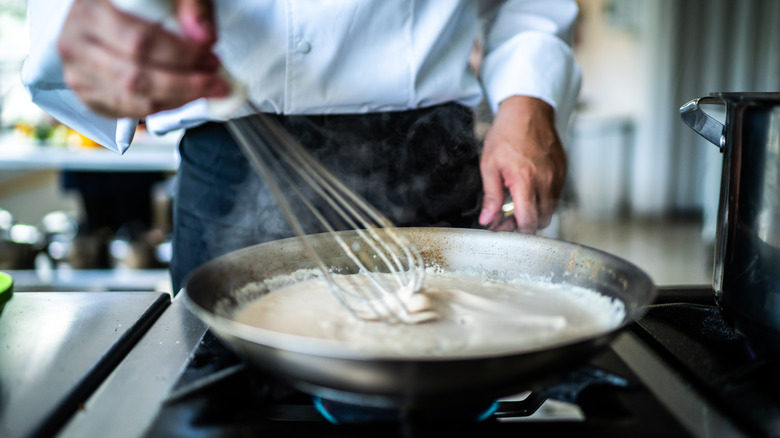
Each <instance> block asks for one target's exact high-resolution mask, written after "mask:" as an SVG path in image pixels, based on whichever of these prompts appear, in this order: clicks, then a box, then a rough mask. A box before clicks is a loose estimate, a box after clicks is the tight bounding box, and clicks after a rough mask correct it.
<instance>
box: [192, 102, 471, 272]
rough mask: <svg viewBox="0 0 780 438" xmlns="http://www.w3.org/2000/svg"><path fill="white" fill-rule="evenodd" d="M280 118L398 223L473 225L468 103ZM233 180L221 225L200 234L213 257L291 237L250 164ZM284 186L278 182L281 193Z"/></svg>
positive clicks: (308, 226)
mask: <svg viewBox="0 0 780 438" xmlns="http://www.w3.org/2000/svg"><path fill="white" fill-rule="evenodd" d="M279 121H280V122H281V123H282V125H283V126H284V127H285V129H287V131H288V132H289V133H290V134H292V135H293V136H294V137H295V138H296V139H297V140H298V141H299V142H300V143H301V144H302V145H303V146H304V147H306V149H307V150H309V151H310V152H311V153H312V154H313V155H314V156H315V157H316V158H317V159H318V160H320V162H321V163H323V165H324V166H325V167H326V168H327V169H328V170H330V171H331V172H333V173H334V174H335V175H336V176H337V177H338V178H339V179H341V180H342V181H344V182H345V183H346V184H347V186H349V187H350V188H352V189H353V190H354V191H356V192H357V193H358V194H359V195H360V196H362V197H363V198H364V199H366V200H367V201H368V202H369V203H371V204H372V205H374V206H375V207H377V208H378V209H379V210H380V211H381V212H382V213H384V214H385V215H386V216H387V217H388V218H389V219H390V220H391V221H392V222H393V223H394V224H395V225H396V226H401V227H403V226H452V227H472V226H476V223H477V222H476V219H477V216H478V214H479V201H480V196H481V190H482V189H481V179H480V174H479V152H480V150H479V145H478V142H477V140H476V139H475V136H474V131H473V116H472V110H471V109H469V108H466V107H463V106H460V105H442V106H436V107H432V108H427V109H422V110H416V111H409V112H398V113H378V114H368V115H322V116H287V117H283V118H280V119H279ZM225 146H226V147H227V146H228V145H225ZM230 146H232V147H235V145H230ZM236 153H238V154H240V152H238V151H237V150H236ZM277 165H278V164H277ZM235 182H236V184H235V186H234V187H233V189H234V190H236V196H235V199H234V201H233V202H232V205H231V206H230V208H226V209H225V212H224V215H223V216H222V217H221V219H220V222H222V223H223V224H224V226H223V227H221V228H220V229H219V230H216V231H215V232H214V233H212V234H208V235H206V236H203V238H204V241H205V243H206V248H207V250H208V252H209V256H210V257H215V256H218V255H221V254H224V253H226V252H229V251H232V250H235V249H238V248H242V247H245V246H248V245H253V244H257V243H262V242H266V241H270V240H277V239H281V238H286V237H291V236H293V232H292V230H291V229H290V227H289V225H288V224H287V223H286V221H285V220H284V218H283V216H282V214H281V212H280V211H279V209H278V206H277V203H276V201H275V200H274V199H273V196H272V195H271V194H270V193H269V191H268V190H267V188H266V187H265V183H264V182H262V181H261V179H260V178H259V177H258V176H257V175H256V174H255V173H254V171H253V170H252V169H251V168H250V166H249V164H248V163H244V165H243V170H242V172H241V173H240V174H236V175H235ZM289 189H290V188H289V187H285V186H284V185H282V190H283V191H284V190H289ZM295 206H296V205H293V207H295ZM322 209H323V211H326V210H328V209H327V208H325V207H323V208H322ZM298 217H299V218H300V220H301V221H302V222H303V223H304V229H305V231H306V232H307V233H317V232H322V231H323V230H322V229H321V228H320V227H319V226H318V225H315V224H314V223H313V221H308V220H307V219H308V218H310V217H311V215H310V213H305V212H303V211H301V212H300V213H299V214H298ZM330 220H331V221H332V223H333V224H334V225H335V226H336V227H337V228H341V229H343V228H345V227H346V226H345V225H344V224H341V223H340V222H339V220H338V219H337V218H330Z"/></svg>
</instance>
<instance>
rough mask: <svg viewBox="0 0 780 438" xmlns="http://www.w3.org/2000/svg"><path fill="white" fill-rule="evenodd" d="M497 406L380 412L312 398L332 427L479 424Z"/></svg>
mask: <svg viewBox="0 0 780 438" xmlns="http://www.w3.org/2000/svg"><path fill="white" fill-rule="evenodd" d="M498 405H499V404H498V402H497V401H492V402H488V403H469V404H467V405H463V406H456V407H452V406H447V407H430V408H425V409H413V410H405V409H401V408H382V407H374V406H361V405H356V404H352V403H344V402H338V401H333V400H326V399H323V398H321V397H314V406H315V407H316V408H317V411H318V412H319V413H320V414H321V415H322V416H323V417H325V419H327V420H328V421H329V422H330V423H333V424H355V423H394V422H398V423H403V422H408V421H414V422H426V423H440V422H448V423H479V422H481V421H484V420H486V419H487V418H489V417H490V416H491V415H493V413H494V412H496V410H497V409H498Z"/></svg>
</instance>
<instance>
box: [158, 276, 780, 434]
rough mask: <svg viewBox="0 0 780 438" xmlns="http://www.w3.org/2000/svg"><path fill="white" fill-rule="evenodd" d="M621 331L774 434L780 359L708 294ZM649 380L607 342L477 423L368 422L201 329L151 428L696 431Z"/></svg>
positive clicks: (676, 292) (664, 303)
mask: <svg viewBox="0 0 780 438" xmlns="http://www.w3.org/2000/svg"><path fill="white" fill-rule="evenodd" d="M628 330H629V331H631V332H632V333H633V334H635V335H636V336H637V337H638V338H640V339H641V340H642V341H643V342H645V343H647V345H648V346H650V348H651V349H652V350H653V351H655V352H656V353H657V354H658V355H659V356H660V357H661V358H662V359H663V361H664V362H665V363H667V364H668V365H669V367H671V368H672V369H674V370H675V371H676V372H679V373H680V374H681V375H682V376H684V378H685V379H686V381H688V382H690V384H691V385H693V386H695V387H696V388H698V389H699V391H700V392H701V394H703V396H704V398H705V400H706V401H705V403H712V405H713V406H716V407H717V409H719V410H721V411H723V412H726V413H727V415H728V417H729V421H731V422H733V423H734V425H735V427H736V429H737V430H739V431H740V432H741V433H743V434H744V435H746V436H779V435H778V434H780V399H779V397H780V385H778V381H779V380H780V377H778V375H777V372H776V371H775V370H777V369H780V368H778V365H780V362H779V361H778V360H777V357H776V356H771V355H763V356H762V354H761V353H759V352H757V351H756V349H755V348H754V347H752V346H751V345H750V344H749V343H748V342H747V341H746V340H745V339H744V338H742V337H741V336H739V335H738V334H736V333H734V331H733V330H732V329H731V328H730V326H729V325H728V323H727V322H726V321H724V319H723V318H722V317H721V313H720V312H719V310H718V309H717V307H716V306H715V305H714V304H713V301H712V294H711V292H710V291H708V290H704V289H695V290H694V289H665V290H661V291H660V296H659V300H658V302H657V303H656V304H655V305H653V306H651V308H650V309H649V311H648V313H647V315H646V317H645V318H643V319H642V320H640V321H639V322H638V323H635V324H633V325H632V326H631V327H630V328H629V329H628ZM652 389H653V388H650V387H648V384H647V383H646V382H643V381H642V380H641V379H640V378H639V377H638V376H637V373H635V372H634V371H632V369H631V368H630V367H629V366H627V365H626V363H625V362H624V361H623V360H622V359H621V358H620V357H619V355H618V354H616V352H615V351H614V349H613V348H608V349H606V350H604V351H603V352H601V353H599V354H598V355H597V356H595V357H594V358H592V359H591V360H590V361H588V362H587V363H585V364H583V365H582V366H581V367H579V368H577V369H576V370H574V371H573V372H571V373H570V374H568V375H567V376H566V377H565V378H563V379H561V380H560V381H559V382H558V383H556V384H554V385H552V386H550V387H547V388H545V389H544V390H541V391H536V392H533V393H530V395H528V396H527V397H526V398H524V399H523V400H521V401H500V402H499V403H498V404H497V409H495V411H494V412H492V413H488V414H489V415H488V416H487V418H486V419H484V420H483V421H479V422H476V421H472V420H473V418H474V415H464V413H463V412H459V413H457V414H453V416H451V417H450V416H447V415H444V418H441V417H440V416H437V417H435V419H431V418H430V417H429V418H425V419H421V417H420V415H416V414H414V415H412V414H410V413H401V412H398V413H389V414H388V413H387V412H381V413H375V414H376V415H377V419H376V421H373V422H363V421H362V420H354V419H353V418H350V422H348V423H346V424H344V423H342V424H333V423H332V422H329V421H328V420H326V419H325V416H323V415H322V414H320V412H318V410H317V408H316V407H315V405H316V404H317V403H316V402H318V401H313V400H312V398H311V397H310V396H308V395H306V394H304V393H301V392H299V391H296V390H294V389H292V388H291V387H290V386H288V385H286V384H285V383H284V382H281V381H278V380H276V379H275V378H273V377H271V376H269V375H266V374H263V373H262V372H261V371H258V370H256V369H254V368H251V367H249V366H247V365H245V364H244V363H243V362H242V361H241V360H240V359H239V358H238V357H236V356H235V355H234V354H233V353H231V352H230V351H229V350H228V349H227V348H225V347H224V346H222V344H221V343H220V342H219V341H217V340H216V339H215V338H214V337H213V335H211V334H210V333H207V334H206V336H205V337H204V339H203V341H202V342H201V345H200V346H199V348H198V349H197V350H196V352H195V355H194V356H193V359H192V360H191V362H190V364H189V365H188V367H187V368H186V369H185V370H184V372H183V374H182V375H181V377H180V379H179V381H178V382H177V384H176V385H175V387H174V389H173V391H172V392H171V393H170V395H169V397H168V400H167V401H166V403H165V404H164V406H163V408H162V409H161V410H160V412H159V414H158V416H157V418H156V419H155V421H154V423H153V424H152V426H151V428H150V429H149V430H148V433H147V436H150V437H158V436H159V437H163V436H165V437H171V436H183V437H189V436H193V437H195V436H197V437H203V438H209V437H252V436H284V435H291V436H310V437H337V436H338V437H352V436H355V437H358V436H360V437H363V436H369V435H370V436H373V437H391V436H392V437H395V436H401V437H428V436H435V437H441V436H485V437H488V436H490V437H493V436H495V437H502V436H513V437H517V436H524V437H534V436H565V435H568V436H574V435H576V436H599V437H612V436H621V437H623V436H631V437H643V436H654V437H656V436H693V434H692V433H691V432H690V431H689V430H688V429H686V428H685V427H684V426H683V425H682V423H681V422H680V421H678V419H677V418H678V417H677V416H675V413H674V412H673V411H672V410H671V409H670V407H669V406H668V404H666V403H664V402H662V401H660V399H659V398H658V397H656V395H654V391H653V390H652ZM547 399H550V400H556V401H561V402H565V403H569V404H572V405H575V406H576V409H578V410H579V412H580V413H581V416H579V418H563V419H560V418H553V419H549V418H545V416H544V415H541V416H540V415H538V414H539V411H540V410H543V409H544V404H543V403H544V402H545V400H547ZM464 405H465V407H466V408H468V403H464ZM540 406H541V408H540ZM494 407H495V406H494ZM475 409H483V407H475ZM437 414H441V413H437ZM532 414H534V415H532ZM361 415H362V413H361ZM358 418H360V419H363V418H364V417H362V416H361V417H358ZM464 418H468V420H464ZM342 421H346V420H342ZM714 433H715V436H717V431H714Z"/></svg>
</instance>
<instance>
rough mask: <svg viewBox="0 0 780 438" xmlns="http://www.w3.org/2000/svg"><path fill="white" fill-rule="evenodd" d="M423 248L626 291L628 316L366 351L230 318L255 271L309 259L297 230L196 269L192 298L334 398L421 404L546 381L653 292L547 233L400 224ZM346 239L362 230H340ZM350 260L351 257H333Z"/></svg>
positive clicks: (255, 348)
mask: <svg viewBox="0 0 780 438" xmlns="http://www.w3.org/2000/svg"><path fill="white" fill-rule="evenodd" d="M401 230H402V232H404V233H405V234H406V235H407V236H409V238H410V239H411V240H412V242H414V244H415V245H417V247H418V248H419V249H420V250H421V252H422V254H423V259H424V260H425V263H426V264H427V265H432V264H436V265H437V266H441V267H443V268H445V269H448V270H460V269H481V270H482V271H484V275H485V276H486V277H490V278H507V279H511V278H515V277H518V276H523V275H534V276H543V277H545V278H551V279H552V281H553V282H556V283H565V284H573V285H578V286H583V287H587V288H592V289H595V290H598V291H600V292H601V293H603V294H605V295H608V296H611V297H614V298H615V299H618V300H620V301H622V302H623V303H624V305H625V309H626V317H625V319H624V321H623V322H622V323H621V324H620V326H619V327H617V328H616V329H614V330H612V331H609V332H607V333H599V334H597V335H594V336H589V337H584V338H582V339H578V340H575V341H571V342H567V343H564V344H560V345H551V346H549V347H548V348H541V349H523V348H522V346H518V347H517V351H512V352H509V353H501V354H494V355H472V356H464V357H458V358H446V359H445V358H430V357H425V358H420V357H409V358H398V357H378V356H367V355H365V354H359V353H355V352H353V351H350V350H348V349H344V348H340V346H339V345H338V344H335V343H334V344H331V343H328V342H327V341H324V340H312V339H306V338H302V337H297V336H291V335H284V334H281V333H276V332H271V331H267V330H262V329H258V328H255V327H250V326H247V325H243V324H239V323H237V322H235V321H233V320H232V319H231V316H232V313H233V312H234V311H235V310H236V308H238V307H240V306H241V304H242V302H245V301H246V300H247V297H242V296H239V295H238V294H236V290H237V289H239V288H240V287H241V286H243V285H245V284H247V283H249V282H254V281H259V280H262V279H265V278H269V277H273V276H276V275H280V274H289V273H291V272H295V271H296V270H298V269H304V268H306V269H311V268H313V265H312V264H311V262H310V261H309V259H308V258H307V257H306V254H305V252H304V251H303V249H302V248H301V245H300V244H299V241H298V240H297V239H285V240H279V241H273V242H268V243H264V244H260V245H257V246H253V247H249V248H246V249H243V250H239V251H235V252H233V253H230V254H227V255H224V256H222V257H220V258H218V259H215V260H213V261H211V262H208V263H206V264H205V265H203V266H201V267H200V268H198V269H197V270H196V271H195V272H194V273H193V275H192V276H191V277H190V278H189V279H188V281H187V283H186V288H185V291H184V292H183V293H184V296H185V299H186V301H185V302H186V303H187V304H188V306H189V307H190V308H191V310H192V311H193V312H194V313H195V314H196V315H198V316H199V317H200V318H201V319H202V320H204V321H205V322H206V323H208V324H210V325H211V330H212V331H213V333H214V334H215V335H217V336H218V337H219V338H221V339H222V340H223V341H224V342H225V343H226V344H227V345H228V346H230V347H231V348H232V349H234V350H235V351H237V352H239V353H241V354H242V355H244V356H245V357H246V358H248V360H249V361H250V362H252V363H254V364H255V365H257V366H259V367H262V368H264V369H265V370H268V371H270V372H273V373H275V374H277V375H280V376H282V377H284V378H286V379H287V380H289V381H290V382H291V383H292V384H293V385H295V386H296V387H298V388H299V389H302V390H303V391H306V392H309V393H311V394H315V395H319V396H322V397H324V398H326V399H332V400H338V401H344V402H350V403H360V404H364V405H373V406H394V407H400V406H402V407H405V408H417V407H423V406H427V405H428V404H429V403H435V404H437V405H439V406H441V405H446V404H447V403H457V402H458V401H459V400H463V398H462V397H470V400H479V401H492V400H495V399H496V398H499V397H501V396H506V395H511V394H513V393H516V392H518V391H521V390H525V389H534V388H536V387H537V386H539V385H540V384H542V383H544V382H547V381H549V380H550V379H553V378H556V377H559V375H560V374H561V373H563V372H565V371H567V370H569V369H571V368H573V367H576V366H578V365H579V364H581V363H582V362H583V361H585V360H586V359H587V358H589V357H591V356H592V355H594V354H596V353H597V352H598V351H599V350H600V349H601V348H603V347H605V346H606V345H607V344H608V343H609V342H610V340H612V339H613V338H614V336H615V335H616V334H617V333H618V332H619V330H620V329H622V328H624V327H625V326H626V325H628V324H629V323H630V322H631V321H633V320H635V319H637V318H638V317H640V316H641V315H642V314H643V312H644V310H645V306H647V305H648V304H650V303H651V302H652V301H653V299H654V298H655V288H654V286H653V283H652V281H651V280H650V278H649V277H648V276H647V275H646V274H645V273H644V272H642V271H641V270H640V269H638V268H637V267H635V266H634V265H632V264H630V263H628V262H626V261H624V260H622V259H619V258H617V257H615V256H611V255H609V254H606V253H603V252H600V251H598V250H595V249H590V248H586V247H583V246H580V245H576V244H572V243H567V242H562V241H556V240H552V239H547V238H543V237H536V236H529V235H521V234H514V233H495V232H490V231H484V230H461V229H444V228H408V229H401ZM340 234H341V235H342V237H343V238H344V239H345V240H346V241H348V242H349V241H351V240H353V239H355V237H354V236H355V234H354V232H342V233H340ZM314 245H315V246H316V247H317V250H318V253H320V254H328V253H331V254H334V255H336V254H340V252H339V251H337V249H336V243H335V240H334V239H332V238H330V237H329V236H322V235H320V236H314ZM326 262H328V263H331V264H335V265H342V264H344V263H348V260H338V259H327V260H326Z"/></svg>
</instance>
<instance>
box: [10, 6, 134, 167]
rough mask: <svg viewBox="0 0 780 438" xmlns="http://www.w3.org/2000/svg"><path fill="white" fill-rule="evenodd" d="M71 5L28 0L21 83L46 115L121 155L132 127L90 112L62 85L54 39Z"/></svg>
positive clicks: (60, 67) (130, 136)
mask: <svg viewBox="0 0 780 438" xmlns="http://www.w3.org/2000/svg"><path fill="white" fill-rule="evenodd" d="M71 3H72V2H71V1H67V0H29V2H28V6H27V23H28V26H29V33H30V51H29V53H28V55H27V57H26V58H25V60H24V63H23V64H22V72H21V79H22V83H23V84H24V86H25V87H26V88H27V91H28V93H29V94H30V98H31V99H32V101H33V103H35V104H36V105H38V106H39V107H40V108H41V109H43V110H44V111H46V112H47V113H48V114H49V115H51V116H52V117H54V118H55V119H57V120H58V121H60V122H61V123H62V124H64V125H66V126H68V127H70V128H72V129H74V130H76V131H78V132H79V133H81V134H82V135H84V136H86V137H88V138H90V139H92V140H94V141H96V142H97V143H99V144H101V145H102V146H104V147H106V148H108V149H111V150H113V151H116V152H119V153H123V152H124V151H125V150H126V149H127V148H128V146H129V145H130V142H131V141H132V137H133V133H134V132H135V127H134V126H132V123H127V121H120V120H117V119H112V118H107V117H103V116H101V115H98V114H96V113H94V112H92V111H91V110H90V109H89V108H87V106H86V105H84V104H83V103H82V102H81V101H80V100H79V98H78V96H76V94H75V93H74V92H73V91H71V90H70V89H68V87H67V85H65V80H64V77H63V73H62V62H61V60H60V57H59V54H58V52H57V39H58V38H59V34H60V31H61V30H62V24H63V22H64V20H65V17H66V16H67V14H68V10H69V9H70V5H71Z"/></svg>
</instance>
